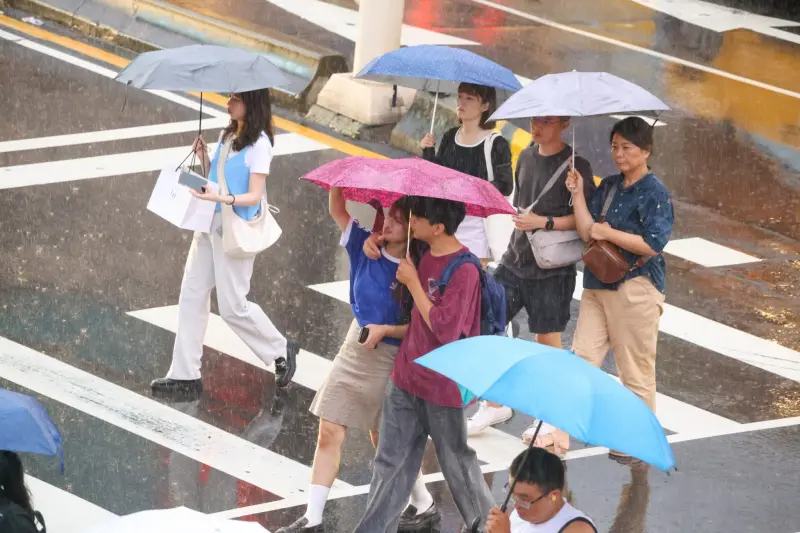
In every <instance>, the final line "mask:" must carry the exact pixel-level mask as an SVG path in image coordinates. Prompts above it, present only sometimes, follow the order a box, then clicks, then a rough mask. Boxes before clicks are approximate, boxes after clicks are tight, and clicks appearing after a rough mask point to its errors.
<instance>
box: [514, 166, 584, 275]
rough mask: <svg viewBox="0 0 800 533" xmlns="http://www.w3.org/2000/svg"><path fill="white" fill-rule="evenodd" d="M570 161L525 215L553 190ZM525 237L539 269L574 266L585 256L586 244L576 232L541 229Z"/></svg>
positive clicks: (557, 172)
mask: <svg viewBox="0 0 800 533" xmlns="http://www.w3.org/2000/svg"><path fill="white" fill-rule="evenodd" d="M569 161H570V158H567V159H566V161H564V163H562V164H561V166H560V167H558V169H557V170H556V171H555V173H554V174H553V176H552V177H551V178H550V181H548V182H547V185H545V186H544V189H542V192H541V193H539V196H537V197H536V200H534V202H533V203H532V204H531V205H530V206H529V207H528V208H527V209H525V210H524V211H523V213H530V212H531V210H532V209H533V208H534V207H535V206H536V204H537V203H538V202H539V200H541V199H542V197H543V196H544V195H545V194H547V192H548V191H549V190H550V189H552V188H553V186H554V185H555V184H556V181H558V178H559V177H560V176H561V174H562V173H563V172H564V170H566V168H567V165H569ZM525 235H526V236H527V237H528V242H529V243H530V245H531V249H532V250H533V257H534V258H536V264H537V265H538V266H539V268H543V269H550V268H560V267H565V266H569V265H574V264H575V263H577V262H578V261H580V260H581V257H582V256H583V248H584V243H583V240H582V239H581V237H580V235H578V232H577V231H575V230H566V231H564V230H555V229H550V230H548V229H540V230H536V231H527V232H525Z"/></svg>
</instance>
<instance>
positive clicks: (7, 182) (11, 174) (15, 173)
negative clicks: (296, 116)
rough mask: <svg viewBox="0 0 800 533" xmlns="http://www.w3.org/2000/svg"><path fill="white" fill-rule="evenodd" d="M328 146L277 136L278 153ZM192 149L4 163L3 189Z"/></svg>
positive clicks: (131, 169)
mask: <svg viewBox="0 0 800 533" xmlns="http://www.w3.org/2000/svg"><path fill="white" fill-rule="evenodd" d="M328 148H329V147H328V146H326V145H324V144H322V143H319V142H317V141H315V140H312V139H310V138H308V137H304V136H302V135H298V134H296V133H282V134H279V135H276V136H275V151H274V155H275V156H281V155H289V154H299V153H304V152H313V151H316V150H327V149H328ZM215 149H216V143H209V150H211V153H213V152H214V150H215ZM189 153H191V148H190V147H188V146H178V147H174V148H159V149H156V150H143V151H140V152H128V153H122V154H111V155H100V156H94V157H83V158H80V159H65V160H61V161H48V162H45V163H31V164H27V165H17V166H11V167H2V168H0V189H13V188H17V187H28V186H31V185H44V184H48V183H61V182H65V181H77V180H86V179H92V178H106V177H112V176H124V175H126V174H135V173H137V172H153V171H157V170H161V169H163V168H164V167H165V166H169V165H173V164H174V165H175V166H178V165H179V164H180V163H181V161H182V160H183V159H184V158H185V157H186V156H187V155H188V154H189Z"/></svg>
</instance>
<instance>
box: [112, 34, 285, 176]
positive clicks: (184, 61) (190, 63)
mask: <svg viewBox="0 0 800 533" xmlns="http://www.w3.org/2000/svg"><path fill="white" fill-rule="evenodd" d="M115 79H116V80H117V81H119V82H122V83H124V84H126V87H127V86H129V85H132V86H133V87H136V88H138V89H145V90H163V91H195V92H199V93H200V120H199V124H198V130H197V132H198V135H200V133H202V131H203V93H204V92H214V93H240V92H246V91H255V90H258V89H269V88H271V87H281V86H283V85H286V84H288V83H289V79H288V78H287V77H286V76H285V75H284V74H283V72H281V70H280V69H279V68H278V67H276V66H275V65H274V64H273V63H272V62H271V61H270V60H269V59H267V57H266V56H264V55H263V54H258V53H255V52H249V51H247V50H242V49H240V48H230V47H227V46H215V45H209V44H193V45H190V46H181V47H178V48H168V49H165V50H157V51H154V52H145V53H143V54H139V55H138V56H136V59H134V60H133V61H131V62H130V64H129V65H128V66H127V67H125V69H123V70H122V72H120V73H119V74H117V77H116V78H115ZM126 101H127V94H126ZM122 107H123V109H124V108H125V105H124V104H123V106H122ZM190 156H191V158H192V162H191V163H190V166H194V160H195V154H194V151H192V152H191V153H190V154H189V156H187V157H186V159H188V158H189V157H190ZM186 159H184V160H183V162H181V165H182V164H183V163H185V162H186ZM203 172H205V169H203Z"/></svg>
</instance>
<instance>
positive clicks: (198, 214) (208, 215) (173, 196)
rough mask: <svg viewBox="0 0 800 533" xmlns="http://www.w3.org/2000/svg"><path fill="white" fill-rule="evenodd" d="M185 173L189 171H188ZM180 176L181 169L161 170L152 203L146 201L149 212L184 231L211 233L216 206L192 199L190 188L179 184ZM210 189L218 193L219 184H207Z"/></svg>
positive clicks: (169, 168) (151, 197) (151, 198)
mask: <svg viewBox="0 0 800 533" xmlns="http://www.w3.org/2000/svg"><path fill="white" fill-rule="evenodd" d="M183 171H184V172H188V170H186V169H183ZM180 173H181V169H180V168H178V169H176V168H175V167H167V168H165V169H163V170H162V171H161V174H159V175H158V181H156V186H155V187H153V194H151V195H150V201H149V202H147V210H148V211H152V212H153V213H155V214H156V215H158V216H160V217H161V218H163V219H164V220H166V221H167V222H170V223H172V224H173V225H175V226H177V227H179V228H181V229H187V230H192V231H201V232H203V233H208V232H210V231H211V219H212V218H214V209H215V208H216V206H217V204H215V203H214V202H209V201H206V200H200V199H197V198H195V197H194V196H192V193H191V192H189V191H190V189H189V188H188V187H186V186H184V185H181V184H180V183H178V176H180ZM208 186H209V187H211V188H212V190H213V191H214V192H218V191H219V185H217V184H216V183H213V182H208Z"/></svg>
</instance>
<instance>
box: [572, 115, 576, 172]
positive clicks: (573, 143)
mask: <svg viewBox="0 0 800 533" xmlns="http://www.w3.org/2000/svg"><path fill="white" fill-rule="evenodd" d="M575 128H576V126H575V124H573V125H572V170H575Z"/></svg>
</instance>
